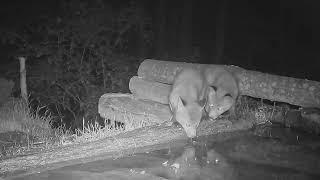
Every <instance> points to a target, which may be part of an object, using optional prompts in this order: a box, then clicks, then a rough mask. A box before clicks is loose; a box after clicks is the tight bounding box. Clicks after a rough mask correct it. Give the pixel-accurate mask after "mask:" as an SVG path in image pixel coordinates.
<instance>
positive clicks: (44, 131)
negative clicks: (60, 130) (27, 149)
mask: <svg viewBox="0 0 320 180" xmlns="http://www.w3.org/2000/svg"><path fill="white" fill-rule="evenodd" d="M40 110H41V108H37V109H36V110H34V111H32V110H31V108H30V107H29V104H26V103H25V102H24V101H23V100H22V99H16V98H12V99H10V100H9V101H7V102H6V103H4V104H3V105H2V106H1V107H0V133H6V132H12V131H18V132H23V133H26V134H27V135H28V136H31V137H37V139H38V140H45V139H48V136H50V134H51V130H52V129H51V125H50V122H51V120H52V117H51V115H50V114H49V113H45V115H40V114H39V111H40Z"/></svg>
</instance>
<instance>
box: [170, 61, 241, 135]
mask: <svg viewBox="0 0 320 180" xmlns="http://www.w3.org/2000/svg"><path fill="white" fill-rule="evenodd" d="M238 94H239V88H238V82H237V79H236V78H235V77H234V76H233V74H232V73H231V72H229V71H227V70H225V69H224V68H222V67H206V68H204V69H201V70H198V69H192V68H185V69H183V70H182V71H181V72H179V73H178V74H177V75H176V76H175V79H174V82H173V85H172V88H171V91H170V94H169V106H170V110H171V112H172V118H173V119H175V120H176V121H177V122H178V123H180V124H181V126H182V127H183V129H184V130H185V132H186V134H187V136H188V137H189V138H193V137H195V136H196V129H197V127H198V125H199V123H200V121H201V119H202V118H203V117H204V116H207V117H209V118H210V119H216V118H217V117H218V116H219V115H221V114H222V113H224V112H226V111H229V113H230V114H231V115H232V116H235V102H236V99H237V97H238Z"/></svg>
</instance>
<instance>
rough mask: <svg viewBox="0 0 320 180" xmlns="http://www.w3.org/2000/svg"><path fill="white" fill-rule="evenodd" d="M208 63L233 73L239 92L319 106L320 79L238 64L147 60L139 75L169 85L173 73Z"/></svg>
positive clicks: (139, 70)
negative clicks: (270, 72) (261, 69)
mask: <svg viewBox="0 0 320 180" xmlns="http://www.w3.org/2000/svg"><path fill="white" fill-rule="evenodd" d="M207 66H213V67H215V66H220V67H224V68H225V69H227V70H228V71H230V72H232V73H233V74H234V75H235V76H236V78H237V79H238V80H239V90H240V94H241V95H247V96H251V97H256V98H262V99H268V100H271V101H279V102H286V103H289V104H292V105H297V106H302V107H316V108H320V83H319V82H316V81H310V80H304V79H297V78H292V77H285V76H278V75H272V74H267V73H261V72H257V71H251V70H245V69H243V68H240V67H237V66H224V65H209V64H192V63H181V62H172V61H159V60H152V59H147V60H145V61H143V62H142V63H141V64H140V66H139V69H138V76H139V77H141V78H143V79H145V80H148V81H155V82H160V83H165V84H172V83H173V80H174V77H175V75H176V74H177V73H178V72H180V71H181V70H182V69H183V68H186V67H191V68H195V69H199V70H201V69H203V68H204V67H207Z"/></svg>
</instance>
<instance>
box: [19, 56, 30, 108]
mask: <svg viewBox="0 0 320 180" xmlns="http://www.w3.org/2000/svg"><path fill="white" fill-rule="evenodd" d="M18 59H19V62H20V90H21V97H22V99H23V100H24V101H25V103H26V105H27V104H28V92H27V78H26V76H27V70H26V60H27V59H26V58H25V57H18Z"/></svg>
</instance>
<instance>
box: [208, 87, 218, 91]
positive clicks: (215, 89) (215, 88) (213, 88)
mask: <svg viewBox="0 0 320 180" xmlns="http://www.w3.org/2000/svg"><path fill="white" fill-rule="evenodd" d="M209 88H212V90H214V91H215V92H216V91H217V89H218V88H217V86H210V87H209Z"/></svg>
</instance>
